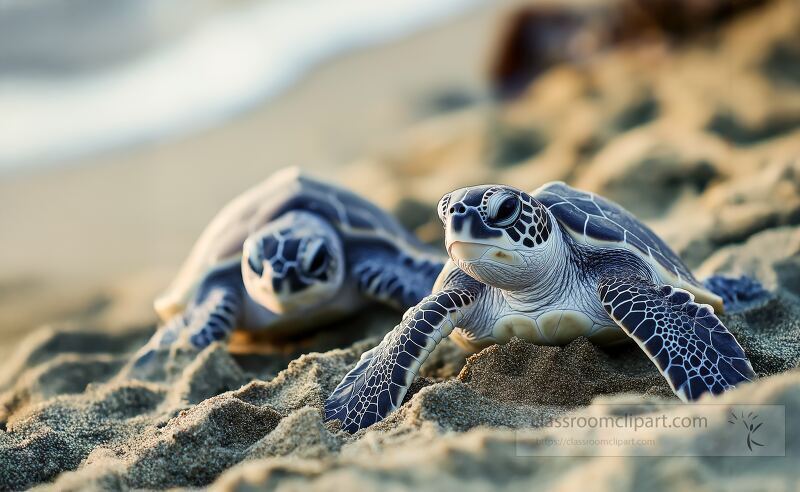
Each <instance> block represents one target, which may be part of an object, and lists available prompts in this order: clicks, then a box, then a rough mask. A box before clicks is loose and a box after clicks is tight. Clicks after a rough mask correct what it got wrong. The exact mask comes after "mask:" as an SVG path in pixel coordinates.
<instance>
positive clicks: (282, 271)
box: [134, 168, 445, 366]
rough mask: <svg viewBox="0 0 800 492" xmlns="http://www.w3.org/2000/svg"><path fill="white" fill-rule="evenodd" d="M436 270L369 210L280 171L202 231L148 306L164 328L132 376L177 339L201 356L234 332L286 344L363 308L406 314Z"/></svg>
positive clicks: (426, 252)
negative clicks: (379, 306) (184, 337)
mask: <svg viewBox="0 0 800 492" xmlns="http://www.w3.org/2000/svg"><path fill="white" fill-rule="evenodd" d="M444 260H445V258H443V257H442V256H441V255H440V254H438V253H436V252H435V251H434V250H432V249H430V248H429V247H427V246H426V245H424V244H422V243H421V242H420V241H418V240H417V239H416V238H415V237H414V236H413V235H412V234H410V233H409V232H408V231H406V230H405V229H404V228H403V226H401V225H400V224H399V223H398V222H397V221H396V220H395V219H394V218H392V217H391V216H390V215H389V214H387V213H386V212H384V211H383V210H381V209H379V208H378V207H376V206H375V205H373V204H372V203H370V202H368V201H367V200H365V199H363V198H361V197H359V196H357V195H355V194H353V193H351V192H348V191H345V190H343V189H341V188H338V187H336V186H333V185H330V184H326V183H323V182H320V181H317V180H315V179H312V178H310V177H308V176H305V175H303V174H301V173H300V172H299V171H298V170H297V169H295V168H290V169H286V170H283V171H281V172H278V173H276V174H275V175H273V176H272V177H271V178H270V179H267V180H266V181H264V182H262V183H261V184H259V185H257V186H256V187H254V188H252V189H250V190H248V191H246V192H244V193H243V194H241V195H240V196H239V197H237V198H236V199H234V200H233V201H231V202H230V203H229V204H228V205H226V206H225V207H224V208H223V209H222V210H221V211H220V212H219V213H218V214H217V216H216V217H215V218H214V219H213V220H212V221H211V223H210V224H209V225H208V226H207V227H206V229H205V230H204V231H203V233H202V235H201V236H200V238H199V239H198V241H197V243H195V245H194V248H193V249H192V251H191V254H190V255H189V258H188V259H187V260H186V262H185V263H184V264H183V267H182V268H181V270H180V272H179V274H178V276H177V277H176V278H175V280H174V281H173V283H172V285H171V286H170V287H169V288H168V289H167V291H166V292H165V293H164V294H163V295H162V296H161V297H159V298H158V299H157V300H156V301H155V308H156V311H157V312H158V314H159V315H160V317H161V319H162V320H163V321H164V323H165V324H164V325H163V326H162V327H161V328H160V329H159V330H158V331H157V332H156V334H155V335H154V336H153V338H152V339H151V340H150V342H149V343H148V344H147V345H146V346H145V347H144V348H143V349H142V350H141V351H140V352H139V354H138V355H137V358H136V359H135V362H134V366H137V365H142V364H144V363H146V362H147V360H149V359H150V358H151V357H152V355H153V353H154V351H155V350H156V349H157V348H159V347H164V346H168V345H170V344H172V343H173V342H174V341H175V340H176V339H177V338H178V336H179V334H180V333H181V332H186V333H188V337H189V340H190V341H191V343H192V345H194V347H196V348H198V349H199V348H203V347H205V346H207V345H209V344H210V343H211V342H212V341H215V340H222V339H224V338H226V336H227V335H228V334H229V333H230V332H231V331H232V330H233V329H234V328H242V329H246V330H251V331H261V332H265V333H268V334H273V335H277V336H285V335H290V334H295V333H297V332H298V331H300V330H303V329H310V328H316V327H318V326H320V325H322V324H325V323H329V322H330V321H332V320H335V319H337V318H341V317H342V316H345V315H347V314H352V313H354V312H357V311H358V310H359V309H361V308H363V307H364V306H365V305H367V304H369V303H371V302H379V303H383V304H388V305H390V306H393V307H396V308H398V309H406V308H408V307H410V306H414V305H415V304H417V302H419V301H420V299H422V298H423V297H425V296H426V295H428V294H430V293H431V287H432V286H433V283H434V281H435V280H436V277H437V275H438V274H439V272H440V271H441V269H442V267H443V265H444Z"/></svg>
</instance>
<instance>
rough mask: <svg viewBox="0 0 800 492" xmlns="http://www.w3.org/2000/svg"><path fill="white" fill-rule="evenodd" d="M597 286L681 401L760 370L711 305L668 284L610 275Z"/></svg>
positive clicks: (722, 388)
mask: <svg viewBox="0 0 800 492" xmlns="http://www.w3.org/2000/svg"><path fill="white" fill-rule="evenodd" d="M597 291H598V293H599V295H600V300H601V301H602V303H603V307H604V308H605V310H606V312H607V313H608V315H609V316H611V318H612V319H613V320H614V321H615V322H616V323H617V324H618V325H619V326H620V327H622V329H623V330H624V331H625V333H627V334H628V336H630V337H631V338H632V339H633V340H635V341H636V343H637V344H639V346H640V347H641V348H642V350H644V351H645V353H646V354H647V356H648V357H650V359H651V360H652V361H653V362H654V363H655V365H656V367H658V370H659V371H660V372H661V374H662V375H663V376H664V377H665V378H666V379H667V381H668V382H669V385H670V387H671V388H672V390H673V391H674V392H675V394H676V395H677V396H678V397H679V398H680V399H681V400H683V401H691V400H696V399H697V398H699V397H700V396H701V395H703V394H704V393H712V394H718V393H722V392H723V391H726V390H729V389H731V388H733V387H734V386H735V385H737V384H738V383H741V382H743V381H752V380H754V379H755V377H756V375H755V373H754V372H753V367H752V366H751V365H750V361H749V360H748V359H747V356H746V355H745V353H744V350H743V349H742V347H741V346H740V345H739V343H738V342H737V341H736V339H735V338H734V337H733V335H732V334H731V333H730V332H729V331H728V330H727V328H725V326H724V325H723V324H722V322H720V320H719V319H718V318H717V317H716V316H715V315H714V310H713V309H712V308H711V306H708V305H705V304H697V303H695V302H694V296H693V295H692V294H691V293H689V292H687V291H685V290H683V289H678V288H675V287H672V286H670V285H663V286H659V285H656V284H654V283H653V282H651V281H649V280H645V279H643V278H639V277H637V276H624V275H623V276H619V275H606V276H603V277H602V278H601V279H600V282H599V285H598V287H597Z"/></svg>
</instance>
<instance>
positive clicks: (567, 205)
mask: <svg viewBox="0 0 800 492" xmlns="http://www.w3.org/2000/svg"><path fill="white" fill-rule="evenodd" d="M533 197H534V198H535V199H537V200H539V201H540V202H542V203H543V204H544V205H545V206H546V207H547V209H548V210H550V212H552V213H553V215H555V217H556V218H557V219H558V220H559V222H561V223H562V224H564V225H565V226H567V227H568V228H569V229H571V230H572V231H575V232H576V233H578V234H581V235H582V236H583V238H584V240H588V239H589V238H591V239H595V240H598V241H604V242H609V243H619V244H628V245H630V246H632V247H634V248H636V249H637V250H639V251H640V252H642V253H643V254H644V255H645V256H647V257H650V258H652V259H653V260H655V261H656V262H657V263H658V264H659V265H661V266H662V267H663V268H664V269H666V270H667V271H669V272H672V274H673V275H675V276H676V278H677V279H678V280H685V281H688V282H691V283H693V284H696V285H699V283H698V282H697V280H696V279H695V278H694V275H692V273H691V272H690V271H689V270H688V269H687V268H686V267H685V266H684V264H683V262H682V261H681V259H680V258H679V257H678V256H677V255H676V254H675V252H673V251H672V250H671V249H670V247H669V246H667V244H666V243H665V242H664V241H663V240H661V238H659V237H658V236H657V235H656V234H655V233H653V231H651V230H650V229H649V228H648V227H647V226H645V225H644V224H642V223H641V222H640V221H639V220H638V219H637V218H636V217H634V216H633V215H632V214H631V213H630V212H628V211H627V210H625V209H624V208H622V207H621V206H619V205H617V204H616V203H614V202H612V201H610V200H607V199H605V198H603V197H601V196H598V195H595V194H594V193H589V192H585V191H581V190H576V189H574V188H571V187H570V186H568V185H566V184H565V183H562V182H554V183H551V184H549V185H545V186H543V187H542V188H540V189H538V190H536V191H535V192H533Z"/></svg>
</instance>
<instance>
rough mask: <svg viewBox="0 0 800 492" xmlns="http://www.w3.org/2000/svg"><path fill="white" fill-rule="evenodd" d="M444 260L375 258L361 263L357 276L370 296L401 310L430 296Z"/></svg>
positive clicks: (399, 257) (360, 285) (354, 270)
mask: <svg viewBox="0 0 800 492" xmlns="http://www.w3.org/2000/svg"><path fill="white" fill-rule="evenodd" d="M442 267H444V261H443V260H442V261H439V260H436V259H429V258H412V257H410V256H407V255H403V254H401V255H399V256H398V257H396V258H394V257H393V258H386V257H373V258H368V259H365V260H363V261H360V262H358V264H357V265H356V267H355V268H354V269H353V275H354V276H355V278H356V279H357V281H358V288H359V290H360V291H361V292H362V293H363V294H364V295H365V296H367V297H369V298H372V299H375V300H376V301H378V302H382V303H384V304H388V305H390V306H393V307H395V308H398V309H400V310H406V309H408V308H411V307H414V306H416V305H417V303H419V302H420V301H421V300H422V299H423V298H424V297H425V296H427V295H430V293H431V290H432V289H433V284H434V282H436V277H438V276H439V272H441V271H442Z"/></svg>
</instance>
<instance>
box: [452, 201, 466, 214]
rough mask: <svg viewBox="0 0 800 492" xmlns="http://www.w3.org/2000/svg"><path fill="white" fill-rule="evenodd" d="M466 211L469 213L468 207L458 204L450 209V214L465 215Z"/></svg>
mask: <svg viewBox="0 0 800 492" xmlns="http://www.w3.org/2000/svg"><path fill="white" fill-rule="evenodd" d="M466 211H467V207H465V206H464V204H463V203H457V204H455V205H453V206H452V207H450V213H451V214H453V213H459V214H463V213H464V212H466Z"/></svg>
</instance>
